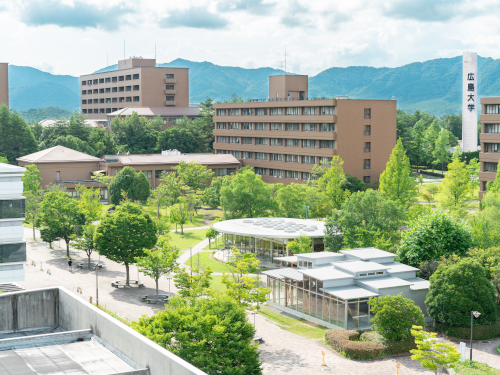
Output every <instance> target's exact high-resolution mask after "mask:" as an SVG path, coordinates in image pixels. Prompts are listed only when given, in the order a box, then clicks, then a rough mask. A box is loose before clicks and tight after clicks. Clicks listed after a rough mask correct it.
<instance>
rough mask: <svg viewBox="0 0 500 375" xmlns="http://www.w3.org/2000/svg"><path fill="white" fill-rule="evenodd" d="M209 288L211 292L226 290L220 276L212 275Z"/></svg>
mask: <svg viewBox="0 0 500 375" xmlns="http://www.w3.org/2000/svg"><path fill="white" fill-rule="evenodd" d="M210 287H211V288H212V289H213V290H218V291H220V292H223V291H225V290H226V286H225V285H224V284H222V275H212V280H211V281H210Z"/></svg>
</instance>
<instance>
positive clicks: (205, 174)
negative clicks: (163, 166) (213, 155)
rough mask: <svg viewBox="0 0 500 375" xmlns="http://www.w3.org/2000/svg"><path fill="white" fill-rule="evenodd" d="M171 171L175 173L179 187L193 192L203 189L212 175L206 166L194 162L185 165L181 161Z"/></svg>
mask: <svg viewBox="0 0 500 375" xmlns="http://www.w3.org/2000/svg"><path fill="white" fill-rule="evenodd" d="M172 169H173V170H175V171H176V172H177V175H178V176H179V178H180V182H181V185H183V186H186V187H189V188H190V189H192V190H194V191H196V190H203V189H205V187H207V185H208V183H209V182H210V179H211V178H212V176H213V174H214V172H213V171H212V170H211V169H208V168H207V167H206V165H203V164H199V163H194V162H189V163H186V162H185V161H181V162H180V163H179V165H177V166H175V167H173V168H172ZM183 190H185V188H183Z"/></svg>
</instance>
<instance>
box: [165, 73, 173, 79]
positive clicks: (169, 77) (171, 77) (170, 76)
mask: <svg viewBox="0 0 500 375" xmlns="http://www.w3.org/2000/svg"><path fill="white" fill-rule="evenodd" d="M165 78H166V79H174V75H173V74H165Z"/></svg>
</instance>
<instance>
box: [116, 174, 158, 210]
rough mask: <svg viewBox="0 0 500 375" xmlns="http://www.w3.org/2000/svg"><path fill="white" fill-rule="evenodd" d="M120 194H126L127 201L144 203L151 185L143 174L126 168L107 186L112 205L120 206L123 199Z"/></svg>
mask: <svg viewBox="0 0 500 375" xmlns="http://www.w3.org/2000/svg"><path fill="white" fill-rule="evenodd" d="M122 192H125V193H126V196H127V199H130V200H133V201H136V200H137V201H145V200H147V199H148V198H149V195H150V193H151V185H150V184H149V182H148V179H147V178H146V175H145V174H144V173H142V172H141V171H139V172H136V171H135V170H134V168H132V167H129V166H126V167H125V168H123V169H122V170H121V171H120V172H119V173H118V174H117V175H116V176H115V177H114V178H113V179H112V180H111V182H110V184H109V197H110V198H111V203H112V204H114V205H118V204H120V202H121V201H122V200H123V199H124V197H123V194H122Z"/></svg>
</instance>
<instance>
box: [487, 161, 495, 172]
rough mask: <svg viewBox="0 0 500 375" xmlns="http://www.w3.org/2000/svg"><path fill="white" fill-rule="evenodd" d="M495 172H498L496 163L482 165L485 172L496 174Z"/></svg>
mask: <svg viewBox="0 0 500 375" xmlns="http://www.w3.org/2000/svg"><path fill="white" fill-rule="evenodd" d="M497 170H498V164H497V163H489V162H486V163H484V171H485V172H496V171H497Z"/></svg>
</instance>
